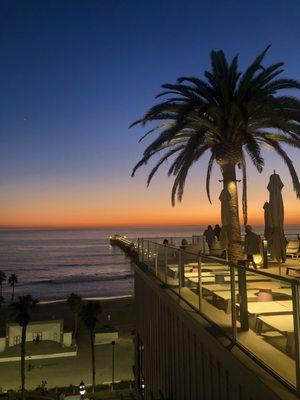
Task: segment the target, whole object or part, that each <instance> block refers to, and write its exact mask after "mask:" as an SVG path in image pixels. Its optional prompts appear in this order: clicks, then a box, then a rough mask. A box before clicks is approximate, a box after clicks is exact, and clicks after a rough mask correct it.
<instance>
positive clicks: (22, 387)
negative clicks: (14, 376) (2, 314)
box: [21, 325, 27, 400]
mask: <svg viewBox="0 0 300 400" xmlns="http://www.w3.org/2000/svg"><path fill="white" fill-rule="evenodd" d="M26 329H27V325H23V326H22V341H21V390H22V392H21V399H22V400H25V354H26V349H25V347H26Z"/></svg>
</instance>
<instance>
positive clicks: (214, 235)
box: [203, 224, 222, 249]
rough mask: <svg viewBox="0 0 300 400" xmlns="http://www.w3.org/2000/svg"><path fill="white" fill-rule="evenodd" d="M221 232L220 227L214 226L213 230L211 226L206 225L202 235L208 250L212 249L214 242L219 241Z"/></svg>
mask: <svg viewBox="0 0 300 400" xmlns="http://www.w3.org/2000/svg"><path fill="white" fill-rule="evenodd" d="M221 230H222V228H221V227H220V225H219V224H216V225H215V227H214V228H213V227H212V226H211V225H208V227H207V229H206V230H205V231H204V233H203V235H204V236H205V240H206V243H207V245H208V247H209V249H211V248H212V246H213V244H214V243H215V241H216V240H218V241H219V240H220V235H221Z"/></svg>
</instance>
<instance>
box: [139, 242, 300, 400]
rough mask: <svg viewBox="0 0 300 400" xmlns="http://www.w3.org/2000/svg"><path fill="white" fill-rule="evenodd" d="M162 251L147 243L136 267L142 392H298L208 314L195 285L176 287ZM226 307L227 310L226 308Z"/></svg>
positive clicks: (240, 395) (197, 395) (210, 395)
mask: <svg viewBox="0 0 300 400" xmlns="http://www.w3.org/2000/svg"><path fill="white" fill-rule="evenodd" d="M150 246H151V244H150ZM145 247H146V248H147V250H146V251H145ZM141 252H142V253H141ZM147 253H148V254H147ZM157 253H158V252H157V247H156V250H155V251H152V254H153V255H154V256H155V257H154V258H155V260H154V261H153V260H151V248H150V250H149V243H148V244H147V245H145V243H143V249H142V251H141V250H139V254H140V257H139V260H140V261H139V262H138V263H137V266H136V268H135V308H136V338H135V347H136V360H135V378H136V382H137V389H138V392H139V395H140V396H141V398H144V399H146V400H149V399H151V400H159V399H164V400H167V399H168V400H187V399H189V400H194V399H195V400H198V399H203V400H210V399H224V400H246V399H247V400H258V399H260V400H262V399H263V400H275V399H296V398H298V397H297V395H296V390H293V388H291V387H289V385H286V384H284V382H283V380H281V379H278V378H277V377H276V373H274V374H272V373H270V372H268V371H267V370H266V368H263V366H261V365H260V363H259V362H258V360H257V359H255V357H251V354H247V352H246V351H243V350H242V349H241V347H239V346H237V345H236V344H235V343H233V341H232V340H230V339H229V338H228V336H227V335H226V334H223V333H222V330H220V329H218V327H217V326H216V325H215V324H211V323H210V322H209V321H208V320H207V319H206V318H204V317H203V315H201V312H199V310H197V309H196V308H195V307H193V306H192V301H189V300H187V297H185V296H184V293H186V294H187V293H188V290H189V289H187V290H186V288H184V287H181V292H179V293H181V295H180V294H179V295H178V293H176V290H177V289H176V285H173V287H172V281H171V279H170V278H169V272H168V271H167V272H166V270H165V275H164V272H163V271H162V275H161V276H160V268H161V266H162V265H163V264H162V263H160V262H159V259H158V257H157ZM145 254H146V256H145ZM165 254H166V253H165ZM145 258H146V259H145ZM151 262H152V264H151ZM179 264H180V262H179V263H178V265H179ZM151 265H152V266H153V268H152V267H151ZM167 265H171V264H167ZM172 265H174V264H172ZM183 265H184V264H183ZM153 271H154V272H153ZM179 285H180V283H179ZM185 290H186V292H185ZM187 295H188V294H187ZM189 303H190V304H189ZM222 313H223V315H226V314H225V312H224V311H222ZM220 315H221V314H220ZM250 333H251V332H250ZM250 333H249V334H250ZM255 336H257V335H254V336H253V337H255ZM296 343H297V341H296ZM274 351H275V350H274ZM249 353H250V352H249ZM270 356H271V358H273V362H275V365H276V363H278V368H279V367H280V365H279V364H280V363H281V360H280V359H278V360H276V359H275V360H274V358H276V357H274V354H271V353H270ZM297 370H298V369H297ZM275 372H276V371H275ZM296 379H297V378H296Z"/></svg>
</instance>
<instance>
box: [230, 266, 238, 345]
mask: <svg viewBox="0 0 300 400" xmlns="http://www.w3.org/2000/svg"><path fill="white" fill-rule="evenodd" d="M229 269H230V292H231V321H232V337H233V340H234V341H236V334H237V329H236V305H235V302H236V294H235V274H234V264H233V262H230V264H229Z"/></svg>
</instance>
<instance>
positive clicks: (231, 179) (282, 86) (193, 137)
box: [131, 46, 300, 261]
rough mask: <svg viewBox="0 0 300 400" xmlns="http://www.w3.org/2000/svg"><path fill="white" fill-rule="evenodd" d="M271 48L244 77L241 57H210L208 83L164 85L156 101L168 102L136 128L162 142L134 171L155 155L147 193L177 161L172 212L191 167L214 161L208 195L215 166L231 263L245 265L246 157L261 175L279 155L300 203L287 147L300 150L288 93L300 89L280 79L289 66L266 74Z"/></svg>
mask: <svg viewBox="0 0 300 400" xmlns="http://www.w3.org/2000/svg"><path fill="white" fill-rule="evenodd" d="M269 47H270V46H268V47H267V48H266V49H265V50H264V51H263V52H262V53H261V54H259V56H258V57H257V58H256V59H255V60H254V61H253V63H252V64H251V65H250V66H249V67H248V68H247V69H246V70H245V71H244V72H243V73H242V72H240V70H239V68H238V56H235V57H234V58H233V59H232V61H231V62H228V60H227V59H226V56H225V54H224V53H223V51H212V52H211V70H210V71H205V72H204V76H205V79H200V78H196V77H181V78H179V79H178V80H177V83H175V84H164V85H162V87H163V88H164V89H166V90H165V91H163V92H162V93H160V94H159V95H158V96H157V97H160V96H167V99H166V100H164V101H163V102H161V103H158V104H156V105H154V107H152V108H151V109H150V110H149V111H148V112H147V113H146V114H145V115H144V116H143V117H142V118H141V119H139V120H138V121H136V122H134V123H133V124H132V125H131V126H134V125H137V124H140V125H141V126H145V124H146V123H148V122H152V121H158V125H157V126H155V127H154V128H152V129H150V130H149V131H148V132H146V133H145V134H144V136H143V137H142V138H141V140H143V139H144V138H145V137H146V136H148V135H149V134H151V133H153V132H157V133H158V136H157V137H156V138H155V139H154V140H153V141H152V143H151V144H150V145H149V146H148V147H147V148H146V149H145V151H144V153H143V157H142V159H141V160H140V161H139V162H138V163H137V165H136V166H135V167H134V169H133V172H132V176H133V175H134V174H135V172H136V170H137V169H138V168H139V167H141V166H142V165H144V164H146V163H147V162H148V160H149V159H150V158H152V157H153V156H154V155H155V154H160V159H159V161H158V163H157V164H156V165H155V166H154V168H153V169H152V170H151V172H150V175H149V177H148V185H149V183H150V182H151V179H152V177H153V175H154V174H155V173H156V171H157V170H158V169H159V167H160V166H161V165H162V164H163V163H164V162H165V161H167V160H168V159H169V158H172V156H173V155H174V156H175V159H172V163H171V166H170V168H169V171H168V175H169V176H170V175H173V176H174V177H175V179H174V184H173V188H172V204H173V205H174V204H175V200H176V196H177V198H178V200H179V201H181V199H182V196H183V192H184V186H185V182H186V178H187V175H188V172H189V170H190V168H191V166H192V165H193V164H194V163H195V162H197V161H198V160H199V158H200V157H201V156H202V155H203V154H204V153H205V152H207V151H208V152H209V153H210V158H209V162H208V169H207V177H206V190H207V195H208V199H209V201H210V202H211V199H210V192H209V187H210V175H211V170H212V167H213V164H214V163H217V164H218V165H219V167H220V169H221V173H222V176H223V186H224V189H225V190H227V191H228V192H229V194H230V200H229V202H230V225H229V227H228V229H229V232H228V234H229V248H228V256H229V260H232V261H237V260H238V259H241V258H242V257H243V252H242V247H241V230H240V222H239V211H238V194H237V178H236V167H238V168H240V169H241V170H242V175H243V214H244V223H245V224H246V223H247V197H246V182H247V181H246V155H248V156H249V157H250V160H251V161H252V163H253V164H254V165H255V167H256V168H257V170H258V171H259V172H261V171H262V169H263V166H264V159H263V157H262V154H261V150H262V147H267V148H269V149H271V150H273V151H274V152H275V153H277V154H278V155H279V156H280V157H281V158H282V159H283V161H284V162H285V163H286V165H287V167H288V169H289V172H290V175H291V177H292V181H293V187H294V190H295V192H296V194H297V197H298V198H299V197H300V185H299V179H298V176H297V173H296V171H295V168H294V166H293V163H292V161H291V159H290V158H289V156H288V155H287V153H286V151H285V150H284V148H283V147H282V145H290V146H294V147H296V148H299V147H300V126H299V122H300V101H299V99H297V98H295V97H291V96H287V95H286V94H282V93H281V91H282V90H286V89H294V90H296V89H300V83H299V82H298V81H295V80H293V79H287V78H278V75H280V74H281V73H282V72H283V68H282V67H283V65H284V64H283V63H282V62H278V63H276V64H273V65H270V66H268V67H267V66H263V65H262V62H263V60H264V58H265V55H266V53H267V51H268V49H269Z"/></svg>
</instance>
